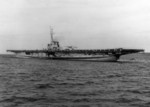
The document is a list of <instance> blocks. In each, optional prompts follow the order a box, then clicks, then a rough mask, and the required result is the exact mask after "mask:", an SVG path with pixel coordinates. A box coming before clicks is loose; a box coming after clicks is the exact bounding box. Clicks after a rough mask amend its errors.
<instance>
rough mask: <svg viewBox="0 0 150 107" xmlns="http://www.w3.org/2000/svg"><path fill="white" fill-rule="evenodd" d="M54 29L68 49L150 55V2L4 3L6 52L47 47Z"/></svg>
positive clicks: (0, 47)
mask: <svg viewBox="0 0 150 107" xmlns="http://www.w3.org/2000/svg"><path fill="white" fill-rule="evenodd" d="M49 26H52V27H53V29H54V32H55V35H54V38H55V39H57V40H59V41H60V44H61V45H62V46H68V45H73V46H77V47H78V48H82V49H83V48H86V49H87V48H91V49H93V48H99V49H101V48H102V49H105V48H120V47H123V48H144V49H145V50H146V51H149V52H150V1H149V0H0V53H6V52H5V51H6V50H7V49H42V48H46V47H47V44H48V43H49V41H50V35H49V34H50V30H49Z"/></svg>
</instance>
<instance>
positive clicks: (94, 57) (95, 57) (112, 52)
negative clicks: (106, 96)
mask: <svg viewBox="0 0 150 107" xmlns="http://www.w3.org/2000/svg"><path fill="white" fill-rule="evenodd" d="M50 31H51V32H50V36H51V42H50V43H49V44H48V45H47V49H42V50H7V52H13V53H16V55H18V54H19V55H20V54H23V55H25V56H27V57H36V58H46V59H52V60H84V61H100V62H112V61H117V60H118V59H119V58H120V56H122V55H126V54H132V53H138V52H144V50H143V49H123V48H115V49H75V48H73V47H72V46H70V47H68V48H66V49H63V48H62V47H60V44H59V41H56V40H54V39H53V29H51V30H50Z"/></svg>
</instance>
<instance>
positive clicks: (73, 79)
mask: <svg viewBox="0 0 150 107" xmlns="http://www.w3.org/2000/svg"><path fill="white" fill-rule="evenodd" d="M0 107H150V54H133V55H127V56H122V57H121V59H120V61H119V62H107V63H106V62H85V61H58V60H44V59H23V58H13V57H12V56H8V55H1V56H0Z"/></svg>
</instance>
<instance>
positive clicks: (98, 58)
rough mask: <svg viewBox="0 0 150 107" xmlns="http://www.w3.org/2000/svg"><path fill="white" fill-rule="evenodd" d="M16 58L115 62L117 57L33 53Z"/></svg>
mask: <svg viewBox="0 0 150 107" xmlns="http://www.w3.org/2000/svg"><path fill="white" fill-rule="evenodd" d="M16 57H17V58H40V59H41V58H42V59H50V60H73V61H98V62H116V61H117V60H118V59H119V58H117V57H116V56H114V55H97V56H91V55H87V56H86V55H81V56H80V55H78V56H76V55H72V56H69V55H65V56H56V57H54V56H50V57H48V56H34V55H16Z"/></svg>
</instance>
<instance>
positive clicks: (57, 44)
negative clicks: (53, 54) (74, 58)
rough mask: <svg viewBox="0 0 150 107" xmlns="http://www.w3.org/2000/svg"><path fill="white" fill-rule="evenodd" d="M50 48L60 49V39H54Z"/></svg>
mask: <svg viewBox="0 0 150 107" xmlns="http://www.w3.org/2000/svg"><path fill="white" fill-rule="evenodd" d="M47 48H48V50H59V49H60V46H59V42H58V41H52V42H51V43H50V44H48V46H47Z"/></svg>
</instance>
